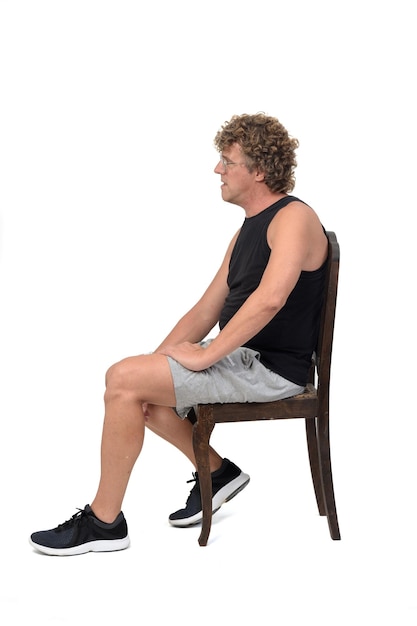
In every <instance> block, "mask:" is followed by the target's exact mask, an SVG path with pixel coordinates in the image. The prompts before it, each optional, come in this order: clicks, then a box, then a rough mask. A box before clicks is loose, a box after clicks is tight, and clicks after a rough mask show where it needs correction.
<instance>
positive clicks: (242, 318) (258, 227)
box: [30, 114, 327, 555]
mask: <svg viewBox="0 0 417 626" xmlns="http://www.w3.org/2000/svg"><path fill="white" fill-rule="evenodd" d="M215 145H216V147H217V149H218V151H219V153H220V160H219V162H218V164H217V166H216V168H215V170H214V171H215V172H216V173H217V174H219V176H220V179H221V193H222V197H223V200H225V201H226V202H231V203H233V204H237V205H239V206H241V207H242V208H243V210H244V212H245V219H244V222H243V225H242V227H241V229H240V230H239V231H238V233H236V235H235V236H234V237H233V239H232V241H231V243H230V245H229V247H228V249H227V251H226V255H225V257H224V260H223V262H222V264H221V266H220V268H219V270H218V271H217V273H216V275H215V276H214V279H213V280H212V282H211V284H210V285H209V286H208V288H207V289H206V291H205V293H204V294H203V295H202V297H201V299H200V300H199V301H198V302H197V303H196V304H195V306H194V307H193V308H192V309H191V310H190V311H188V313H186V314H185V315H184V317H183V318H182V319H180V320H179V322H178V323H177V324H176V326H175V327H174V328H173V330H172V331H171V332H170V334H169V335H168V336H167V337H166V339H165V340H164V341H163V342H162V343H161V345H160V346H159V347H158V348H157V349H156V350H155V352H154V353H153V354H149V355H140V356H134V357H129V358H126V359H124V360H122V361H121V362H119V363H116V364H115V365H113V366H112V367H110V369H109V370H108V372H107V375H106V392H105V418H104V426H103V435H102V446H101V476H100V482H99V486H98V490H97V493H96V495H95V498H94V499H93V501H92V502H91V505H87V506H86V507H85V508H84V510H82V511H81V510H80V511H79V512H78V513H76V514H75V515H73V517H72V518H71V519H70V520H68V521H67V522H65V523H64V524H60V525H59V526H58V527H57V528H54V529H52V530H48V531H40V532H37V533H34V534H33V535H32V536H31V539H30V541H31V544H32V545H33V546H34V547H35V548H37V549H38V550H40V551H41V552H45V553H47V554H58V555H66V554H82V553H85V552H88V551H110V550H121V549H124V548H127V547H128V545H129V537H128V532H127V524H126V520H125V518H124V515H123V513H122V512H121V508H122V502H123V498H124V494H125V491H126V488H127V485H128V481H129V477H130V474H131V471H132V469H133V466H134V464H135V462H136V459H137V458H138V456H139V453H140V451H141V448H142V444H143V439H144V431H145V426H147V427H148V428H149V429H151V430H152V431H153V432H155V433H157V434H158V435H160V436H161V437H163V438H164V439H166V440H167V441H169V442H170V443H171V444H173V445H174V446H176V447H177V448H178V449H179V450H180V451H181V452H182V453H183V454H185V455H186V456H187V457H188V459H189V460H190V461H191V463H192V464H193V465H194V467H196V462H195V457H194V451H193V446H192V423H191V421H190V420H189V419H188V418H187V417H186V416H187V415H188V413H189V411H190V407H192V406H193V405H194V404H196V403H198V402H202V403H204V402H263V401H269V400H277V399H281V398H285V397H290V396H292V395H295V394H297V393H300V392H301V391H302V390H303V388H304V387H305V384H306V382H307V375H308V369H309V365H310V361H311V355H312V352H313V351H314V349H315V344H316V341H317V334H318V320H319V314H320V308H321V303H322V296H323V288H324V275H325V260H326V257H327V238H326V235H325V232H324V229H323V227H322V225H321V223H320V221H319V219H318V217H317V215H316V213H315V212H314V211H313V209H312V208H310V207H309V206H308V205H306V204H305V203H304V202H302V201H300V200H298V199H297V198H295V197H294V196H290V195H288V194H289V192H291V191H292V189H293V186H294V169H295V167H296V159H295V150H296V148H297V147H298V142H297V140H296V139H293V138H291V137H290V136H289V135H288V133H287V131H286V129H285V128H284V127H283V126H282V124H280V122H279V121H278V120H277V119H275V118H273V117H269V116H267V115H264V114H256V115H240V116H233V117H232V119H231V120H230V121H229V122H227V123H225V124H224V125H223V127H222V128H221V129H220V130H219V132H218V133H217V135H216V137H215ZM216 324H219V328H220V331H219V332H218V334H217V335H216V336H215V337H214V338H213V339H211V340H208V341H204V339H205V338H206V337H207V336H208V334H209V333H210V332H211V331H212V329H213V328H214V327H215V325H216ZM172 407H175V410H174V409H173V408H172ZM180 418H182V419H180ZM210 467H211V471H212V480H213V510H216V509H218V508H219V507H220V506H221V505H222V504H223V503H224V502H226V501H227V500H230V498H232V497H233V496H234V495H236V494H237V493H238V492H239V491H240V490H241V489H243V488H244V487H245V486H246V485H247V484H248V482H249V476H248V475H247V474H245V473H244V472H242V471H241V470H240V468H239V467H237V466H236V465H235V464H234V463H232V462H231V461H229V460H228V459H225V458H223V457H221V456H220V455H219V454H218V453H217V452H216V451H215V450H214V449H213V448H210ZM194 478H195V480H196V482H195V485H194V487H193V489H192V490H191V493H190V496H189V498H188V500H187V503H186V506H185V508H183V509H180V510H178V511H176V512H175V513H172V514H171V515H170V517H169V521H170V523H171V524H173V525H174V526H187V525H190V524H195V523H197V522H199V521H200V520H201V519H202V512H201V502H200V492H199V487H198V477H197V475H196V474H194Z"/></svg>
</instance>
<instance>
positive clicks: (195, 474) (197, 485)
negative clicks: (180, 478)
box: [185, 472, 200, 506]
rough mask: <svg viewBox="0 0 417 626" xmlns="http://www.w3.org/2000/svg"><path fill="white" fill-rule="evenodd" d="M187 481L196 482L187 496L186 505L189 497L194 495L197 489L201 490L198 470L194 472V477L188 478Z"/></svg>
mask: <svg viewBox="0 0 417 626" xmlns="http://www.w3.org/2000/svg"><path fill="white" fill-rule="evenodd" d="M187 483H195V485H194V487H193V488H192V489H191V491H190V494H189V496H188V498H187V502H186V504H185V506H187V504H188V501H189V499H190V498H191V497H192V495H193V493H194V491H195V490H197V491H200V483H199V482H198V475H197V472H193V477H192V478H190V480H187Z"/></svg>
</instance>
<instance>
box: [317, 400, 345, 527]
mask: <svg viewBox="0 0 417 626" xmlns="http://www.w3.org/2000/svg"><path fill="white" fill-rule="evenodd" d="M317 439H318V450H319V458H320V469H321V477H322V484H323V495H324V506H325V510H326V515H327V522H328V524H329V530H330V536H331V538H332V539H340V530H339V523H338V520H337V511H336V501H335V496H334V488H333V477H332V464H331V460H330V437H329V416H328V413H327V415H322V416H319V417H318V419H317Z"/></svg>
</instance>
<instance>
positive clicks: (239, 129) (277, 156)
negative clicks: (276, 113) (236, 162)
mask: <svg viewBox="0 0 417 626" xmlns="http://www.w3.org/2000/svg"><path fill="white" fill-rule="evenodd" d="M234 143H237V144H239V146H240V147H241V149H242V152H243V154H244V155H245V162H246V166H247V168H248V170H249V171H250V172H252V171H253V170H254V169H259V170H260V171H262V172H263V173H264V174H265V183H266V185H267V186H268V187H269V189H270V190H271V191H272V192H274V193H276V192H282V193H289V192H290V191H292V190H293V189H294V185H295V176H294V170H295V168H296V166H297V161H296V158H295V150H296V149H297V148H298V140H297V139H294V138H292V137H290V136H289V134H288V131H287V130H286V129H285V128H284V126H283V125H282V124H281V123H280V122H279V121H278V120H277V119H276V118H275V117H270V116H268V115H265V114H264V113H256V114H255V115H248V114H246V113H245V114H243V115H234V116H233V117H232V118H231V120H230V121H229V122H225V123H224V124H223V126H222V127H221V128H220V130H219V131H218V132H217V134H216V137H215V139H214V145H215V146H216V148H217V150H218V151H219V152H221V151H222V150H223V149H224V148H225V147H227V146H230V145H232V144H234Z"/></svg>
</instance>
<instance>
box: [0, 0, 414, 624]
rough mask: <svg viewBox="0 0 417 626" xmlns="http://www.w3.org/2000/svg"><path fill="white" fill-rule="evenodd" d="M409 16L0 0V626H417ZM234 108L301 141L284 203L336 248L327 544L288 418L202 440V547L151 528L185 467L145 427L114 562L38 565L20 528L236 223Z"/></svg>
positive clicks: (51, 509) (37, 518)
mask: <svg viewBox="0 0 417 626" xmlns="http://www.w3.org/2000/svg"><path fill="white" fill-rule="evenodd" d="M412 13H413V3H412V2H411V0H410V1H406V0H396V2H393V1H392V2H387V1H384V0H379V1H376V0H375V1H372V0H360V1H358V0H352V1H351V2H346V3H341V2H331V1H330V0H327V1H326V0H316V1H315V2H308V1H307V0H304V1H302V0H292V1H291V2H285V3H284V2H279V0H274V1H270V0H258V1H257V2H248V1H247V0H240V1H239V2H238V1H237V0H223V1H222V2H220V1H218V0H212V1H211V2H209V3H204V4H202V3H198V2H192V1H191V0H178V1H177V2H170V1H169V0H160V1H155V2H153V3H146V2H133V1H128V0H118V1H117V2H116V1H114V0H100V1H99V0H82V1H80V0H71V1H69V0H68V1H61V0H50V1H46V0H41V1H37V0H31V1H23V0H9V1H8V0H0V165H1V181H0V220H1V222H0V226H1V253H0V254H1V256H0V288H1V291H0V298H1V300H0V307H1V308H0V333H1V337H0V340H1V344H0V348H1V353H0V368H1V371H0V385H1V396H0V403H1V404H0V411H1V438H0V445H1V454H0V463H1V466H0V476H1V507H2V508H1V517H0V524H1V528H0V530H1V534H0V537H1V555H0V568H1V571H2V575H3V583H2V586H1V589H0V619H1V621H2V623H3V624H5V625H7V626H14V625H15V624H16V625H17V624H19V625H20V624H33V625H38V624H39V625H42V626H47V625H56V624H71V623H74V622H76V623H80V624H83V625H84V624H88V623H94V624H99V623H103V622H104V623H110V622H112V623H115V622H116V620H117V622H118V623H121V622H123V623H132V624H134V623H146V624H150V625H154V624H155V625H156V624H158V625H159V624H163V623H169V624H173V625H177V624H178V625H186V626H188V625H193V626H194V624H196V623H199V624H201V625H203V626H205V625H206V624H212V623H214V622H216V623H218V624H229V623H230V624H262V625H266V626H269V625H275V624H283V625H285V626H293V625H296V626H298V625H304V624H307V623H308V624H311V625H313V626H315V625H319V624H320V626H330V625H332V626H333V625H337V626H344V625H345V624H346V625H349V626H350V625H351V624H353V623H354V624H358V625H362V624H363V625H365V624H378V623H381V621H382V620H384V623H390V624H393V623H395V624H398V625H401V626H409V625H415V624H416V623H417V597H416V596H417V592H416V589H417V585H416V575H415V562H416V557H417V554H416V532H415V529H416V521H417V520H416V517H417V515H416V504H415V498H416V461H415V457H416V454H415V443H416V427H415V420H416V409H415V405H414V386H415V375H416V374H415V361H416V360H415V351H416V343H415V331H414V328H415V319H416V310H415V304H414V297H413V292H414V290H415V260H414V258H415V255H414V248H415V237H414V227H413V222H414V220H413V214H414V212H415V170H416V160H415V143H416V123H415V111H416V108H417V106H416V105H417V103H416V98H415V89H414V88H415V59H416V45H415V26H414V24H415V22H414V18H413V17H412ZM257 111H264V112H266V113H268V114H270V115H275V116H277V117H278V118H279V119H280V120H281V121H282V122H283V124H284V125H285V126H286V127H287V128H288V130H289V132H290V134H292V135H293V136H295V137H297V138H298V139H299V141H300V148H299V151H298V164H299V165H298V169H297V185H296V189H295V193H296V194H297V195H298V196H299V197H301V198H302V199H303V200H305V201H306V202H308V203H309V204H311V205H312V206H313V207H314V208H315V209H316V211H317V212H318V214H319V216H320V218H321V220H322V222H323V224H324V225H325V227H326V228H327V229H329V230H334V231H335V232H336V233H337V236H338V239H339V242H340V245H341V271H340V288H339V300H338V311H337V321H336V329H335V343H334V360H333V374H332V396H331V439H332V458H333V470H334V481H335V489H336V499H337V505H338V513H339V521H340V526H341V532H342V541H341V542H332V541H331V540H330V538H329V534H328V529H327V524H326V521H325V520H324V519H320V518H319V517H318V515H317V512H316V508H315V502H314V496H313V490H312V486H311V484H310V476H309V470H308V465H307V454H306V447H305V442H304V431H303V424H302V423H298V422H295V421H294V422H291V423H278V422H276V423H271V424H247V425H232V426H226V425H224V426H218V427H217V428H216V431H215V432H214V434H213V438H212V441H213V443H214V445H215V446H216V447H217V449H218V450H219V452H220V453H221V454H223V455H226V456H228V457H230V458H231V459H233V460H234V461H235V462H236V463H238V464H239V465H240V466H241V467H242V468H243V469H244V470H245V471H247V472H249V473H250V475H251V479H252V480H251V484H250V486H249V487H248V488H247V489H246V490H245V491H244V492H243V493H242V494H241V495H240V496H239V498H236V499H235V500H233V501H232V502H230V503H229V504H228V505H227V506H225V507H224V509H223V510H222V511H221V512H219V513H218V514H217V516H216V517H215V523H214V525H213V530H212V534H211V539H210V543H209V545H208V546H207V547H206V548H200V547H199V546H198V544H197V537H198V533H199V528H193V529H187V530H178V529H173V528H171V527H170V526H169V525H168V523H167V516H168V514H169V513H170V512H171V511H172V510H175V509H177V508H179V507H181V506H182V505H183V504H184V502H185V499H186V496H187V494H188V490H189V488H190V485H187V484H186V482H185V481H186V480H187V479H188V478H189V477H190V471H191V468H190V467H189V463H188V462H187V461H186V460H185V459H183V458H181V457H180V455H179V454H178V453H177V452H176V451H175V450H173V449H171V448H170V447H169V446H168V445H167V444H166V443H164V442H163V441H160V440H159V439H158V438H156V437H154V436H153V435H149V434H148V436H147V438H146V441H145V447H144V451H143V454H142V456H141V458H140V460H139V461H138V463H137V465H136V468H135V471H134V474H133V477H132V480H131V484H130V486H129V491H128V494H127V497H126V500H125V503H124V512H125V514H126V517H127V519H128V522H129V532H130V536H131V539H132V545H131V548H130V549H129V550H127V551H125V552H123V553H114V554H89V555H85V556H82V557H78V558H63V559H59V558H48V557H43V556H41V555H38V554H37V553H35V552H34V551H32V549H31V548H30V546H29V545H28V543H27V537H28V535H29V534H30V533H31V532H33V531H34V530H40V529H43V528H49V527H51V526H55V525H56V524H57V523H59V522H62V521H64V520H65V519H67V518H69V517H70V516H71V515H72V514H73V513H74V512H75V510H76V507H81V508H82V507H83V506H84V505H85V504H86V503H87V502H89V501H90V500H91V499H92V497H93V495H94V493H95V489H96V484H97V480H98V472H99V443H100V435H101V423H102V412H103V405H102V395H103V390H104V385H103V382H104V373H105V371H106V369H107V367H108V366H109V365H111V364H112V363H113V362H114V361H116V360H118V359H120V358H123V357H125V356H129V355H131V354H137V353H140V352H146V351H151V350H152V349H153V348H154V347H155V345H156V344H157V343H158V342H159V341H160V340H161V339H162V338H163V337H164V336H165V335H166V334H167V332H168V331H169V330H170V328H171V327H172V325H173V324H174V323H175V322H176V321H177V319H178V318H179V316H180V315H182V314H183V313H184V312H185V311H186V310H187V308H188V307H189V306H190V305H192V304H193V303H194V302H195V301H196V299H197V298H198V297H199V296H200V295H201V293H202V291H203V289H204V288H205V287H206V285H207V284H208V282H209V280H210V279H211V278H212V276H213V274H214V272H215V270H216V269H217V267H218V265H219V263H220V262H221V259H222V256H223V253H224V251H225V247H226V245H227V243H228V242H229V240H230V238H231V237H232V235H233V234H234V232H235V231H236V230H237V228H238V227H239V226H240V223H241V221H242V219H243V212H242V210H241V209H240V208H238V207H235V206H233V205H226V204H224V203H223V202H222V201H221V198H220V191H219V179H218V177H217V176H216V175H215V174H214V173H213V168H214V166H215V164H216V161H217V158H216V152H215V149H214V147H213V138H214V135H215V133H216V132H217V130H218V129H219V128H220V126H221V125H222V124H223V122H224V121H226V120H228V119H229V118H230V117H231V116H232V115H233V114H234V113H255V112H257ZM200 589H201V590H200ZM204 594H207V596H205V595H204ZM207 597H208V599H207Z"/></svg>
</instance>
